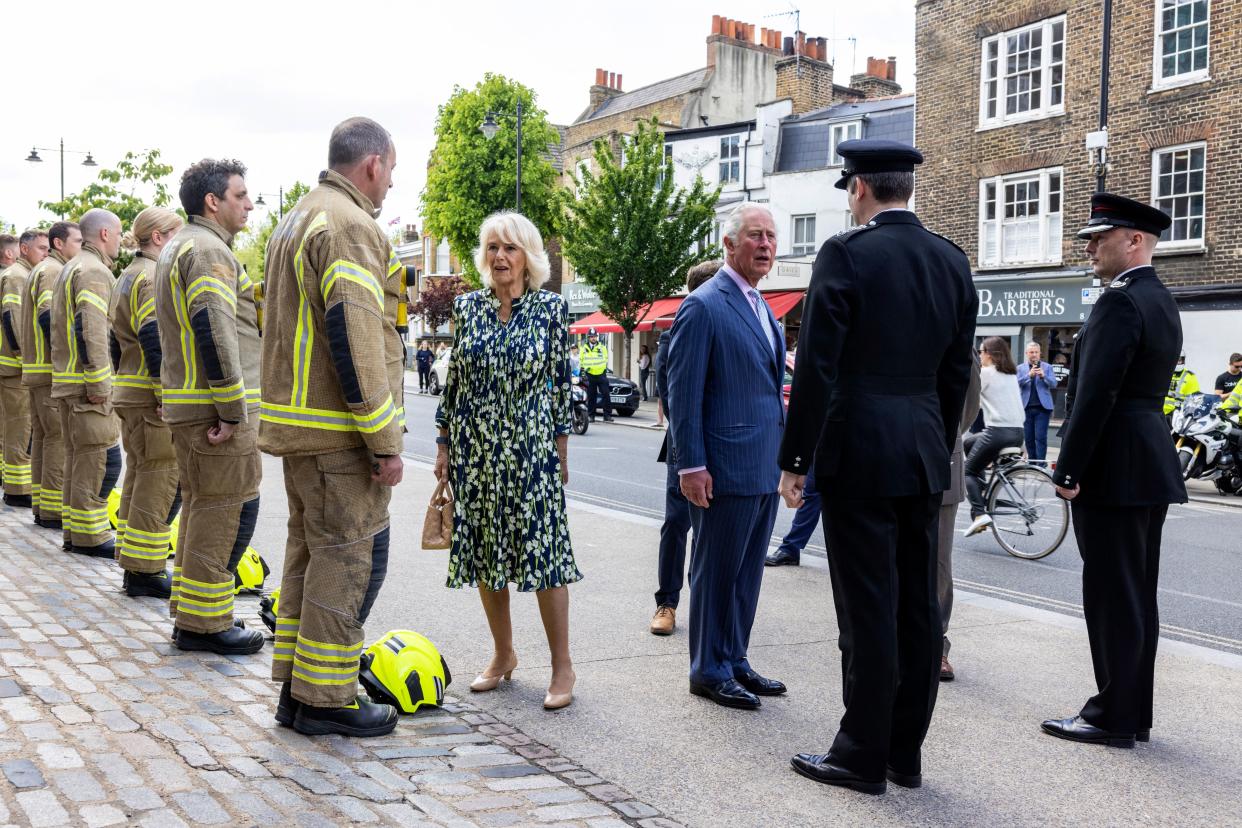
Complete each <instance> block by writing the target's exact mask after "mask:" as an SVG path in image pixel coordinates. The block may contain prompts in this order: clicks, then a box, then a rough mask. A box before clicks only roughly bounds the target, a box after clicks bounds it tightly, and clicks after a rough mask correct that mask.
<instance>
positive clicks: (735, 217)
mask: <svg viewBox="0 0 1242 828" xmlns="http://www.w3.org/2000/svg"><path fill="white" fill-rule="evenodd" d="M752 210H758V211H760V212H763V213H767V214H768V218H772V211H771V210H769V209H768V205H766V204H760V203H759V202H757V201H743V202H742V203H741V204H739V205H737V206H736V207H734V208H733V209H732V210H730V211H729V215H728V217H727V218H726V219H725V222H724V226H723V227H722V228H721V230H720V235H721V236H728V237H729V238H730V239H732V240H733V243H734V244H737V243H738V238H737V236H738V233H741V232H742V223H743V222H744V221H745V219H746V214H747V213H749V212H751V211H752Z"/></svg>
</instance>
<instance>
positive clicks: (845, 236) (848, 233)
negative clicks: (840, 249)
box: [832, 222, 878, 242]
mask: <svg viewBox="0 0 1242 828" xmlns="http://www.w3.org/2000/svg"><path fill="white" fill-rule="evenodd" d="M877 226H878V225H876V224H875V222H872V223H870V224H859V225H856V226H854V227H847V228H845V229H844V230H842V231H840V232H838V233H836V234H835V235H834V236H833V237H832V238H833V239H836V240H837V241H842V242H845V241H849V240H850V239H851V238H853V237H854V236H856V235H858V234H859V233H861V232H862V231H864V230H870V229H871V228H873V227H877Z"/></svg>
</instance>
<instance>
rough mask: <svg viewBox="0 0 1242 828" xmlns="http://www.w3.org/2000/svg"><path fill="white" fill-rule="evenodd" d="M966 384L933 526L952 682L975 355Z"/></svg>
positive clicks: (974, 411) (943, 674) (975, 399)
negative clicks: (956, 566) (956, 545)
mask: <svg viewBox="0 0 1242 828" xmlns="http://www.w3.org/2000/svg"><path fill="white" fill-rule="evenodd" d="M971 357H972V359H971V366H970V385H969V387H968V388H967V390H966V406H965V407H964V408H963V409H962V424H961V430H960V431H959V432H958V435H957V440H955V441H954V443H953V452H952V453H951V454H950V455H949V488H947V489H945V490H944V495H942V496H941V500H940V517H939V519H938V522H937V529H936V597H937V600H938V601H939V602H940V634H941V635H942V636H943V638H944V646H943V648H942V649H941V651H940V680H941V681H953V680H954V679H955V678H957V674H956V673H955V672H954V671H953V665H952V664H950V663H949V647H950V644H949V619H950V618H952V617H953V538H954V536H955V535H956V534H957V507H958V504H960V503H961V502H962V501H963V500H965V499H966V452H965V450H964V448H963V446H962V434H964V433H965V432H966V430H967V429H969V428H970V424H971V423H973V422H974V421H975V417H978V416H979V357H978V355H976V354H971Z"/></svg>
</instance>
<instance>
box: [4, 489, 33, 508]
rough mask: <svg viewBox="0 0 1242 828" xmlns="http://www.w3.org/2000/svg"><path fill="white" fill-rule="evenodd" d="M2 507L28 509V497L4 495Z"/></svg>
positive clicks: (26, 495)
mask: <svg viewBox="0 0 1242 828" xmlns="http://www.w3.org/2000/svg"><path fill="white" fill-rule="evenodd" d="M4 505H6V506H15V507H17V508H18V509H29V508H30V505H31V500H30V495H28V494H25V495H22V494H9V493H8V492H5V494H4Z"/></svg>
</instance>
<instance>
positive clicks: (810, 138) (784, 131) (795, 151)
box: [776, 95, 914, 172]
mask: <svg viewBox="0 0 1242 828" xmlns="http://www.w3.org/2000/svg"><path fill="white" fill-rule="evenodd" d="M864 116H866V117H865V118H864ZM860 118H862V119H863V130H862V136H861V137H862V138H877V139H882V140H889V141H903V142H905V143H907V144H912V143H914V96H913V95H899V96H896V97H892V98H877V99H872V100H862V101H853V102H849V103H839V104H834V105H833V106H828V107H824V108H823V109H816V110H812V111H811V112H806V113H804V114H802V115H793V116H790V117H788V118H785V119H784V120H782V121H781V131H780V144H779V146H780V149H779V152H778V153H777V157H776V172H794V171H798V170H818V169H823V168H824V167H827V166H828V150H829V147H830V141H831V135H832V125H833V124H839V123H843V122H846V121H854V120H858V119H860Z"/></svg>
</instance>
